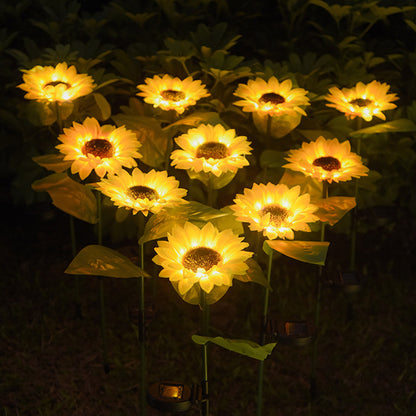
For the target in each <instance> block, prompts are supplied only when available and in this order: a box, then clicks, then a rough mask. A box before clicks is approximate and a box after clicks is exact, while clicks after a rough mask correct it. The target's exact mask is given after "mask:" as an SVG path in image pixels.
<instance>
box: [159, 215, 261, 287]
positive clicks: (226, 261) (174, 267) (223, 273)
mask: <svg viewBox="0 0 416 416" xmlns="http://www.w3.org/2000/svg"><path fill="white" fill-rule="evenodd" d="M242 240H243V237H238V236H236V235H235V234H234V233H233V232H232V231H231V230H228V229H227V230H224V231H221V232H220V231H218V229H217V228H215V227H214V226H213V225H212V224H211V223H207V224H205V225H204V227H203V228H202V229H200V228H199V227H197V226H196V225H193V224H192V223H190V222H186V223H185V224H184V226H183V227H181V226H176V227H174V228H173V230H172V232H171V233H168V241H158V247H156V248H155V250H156V253H157V255H156V256H155V257H154V258H153V261H154V262H155V263H156V264H158V265H160V266H162V268H163V269H162V270H161V272H160V274H159V276H160V277H167V278H169V280H170V281H171V282H178V290H179V293H180V294H181V295H183V294H185V293H186V292H187V291H189V290H190V289H191V288H192V287H193V285H195V284H199V285H200V287H201V289H202V290H204V291H205V292H206V293H210V292H211V291H212V289H213V288H214V286H223V285H224V286H231V285H232V279H233V276H234V275H241V274H244V273H245V272H246V271H247V269H248V266H247V264H246V263H245V262H246V260H247V259H249V258H250V257H251V256H252V255H253V253H250V252H247V251H244V249H245V248H246V247H247V246H248V244H247V243H243V242H242Z"/></svg>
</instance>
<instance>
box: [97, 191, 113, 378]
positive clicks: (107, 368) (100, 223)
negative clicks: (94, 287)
mask: <svg viewBox="0 0 416 416" xmlns="http://www.w3.org/2000/svg"><path fill="white" fill-rule="evenodd" d="M97 215H98V224H97V226H98V230H97V234H98V245H102V244H103V221H102V197H101V192H99V191H97ZM99 282H100V283H99V299H100V300H99V301H100V318H101V336H102V341H103V368H104V372H105V373H106V374H108V373H109V372H110V366H109V363H108V347H107V317H106V310H105V299H104V278H102V277H100V281H99Z"/></svg>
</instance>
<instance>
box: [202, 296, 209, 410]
mask: <svg viewBox="0 0 416 416" xmlns="http://www.w3.org/2000/svg"><path fill="white" fill-rule="evenodd" d="M201 321H202V328H201V330H202V335H203V336H208V334H209V330H208V327H209V307H208V305H207V302H206V295H205V291H204V290H203V289H201ZM202 365H203V380H202V401H201V415H202V416H209V391H208V346H207V343H205V344H203V345H202Z"/></svg>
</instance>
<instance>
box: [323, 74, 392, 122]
mask: <svg viewBox="0 0 416 416" xmlns="http://www.w3.org/2000/svg"><path fill="white" fill-rule="evenodd" d="M389 88H390V86H389V85H388V84H386V83H383V84H382V83H380V82H378V81H375V80H374V81H372V82H370V83H369V84H364V83H362V82H358V83H357V84H356V85H355V87H353V88H343V89H342V90H340V89H339V88H337V87H332V88H330V89H329V94H328V95H327V96H326V97H325V98H326V99H327V101H329V102H330V104H327V106H328V107H333V108H335V109H337V110H338V111H340V112H341V113H344V114H345V115H346V116H347V117H348V118H351V119H354V118H355V117H361V118H363V119H364V120H365V121H371V120H372V119H373V116H374V117H378V118H380V119H381V120H385V119H386V116H385V115H384V114H383V111H385V110H391V109H393V108H396V107H397V106H396V104H393V103H392V101H396V100H398V99H399V97H397V95H396V94H388V90H389Z"/></svg>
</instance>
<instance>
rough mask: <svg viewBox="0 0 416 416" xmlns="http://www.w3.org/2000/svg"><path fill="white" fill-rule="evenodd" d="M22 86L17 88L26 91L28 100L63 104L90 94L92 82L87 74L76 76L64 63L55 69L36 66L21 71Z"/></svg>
mask: <svg viewBox="0 0 416 416" xmlns="http://www.w3.org/2000/svg"><path fill="white" fill-rule="evenodd" d="M23 72H24V75H23V81H24V83H23V84H20V85H18V86H17V87H18V88H20V89H22V90H23V91H26V92H27V93H26V95H25V98H26V99H28V100H38V101H49V102H55V101H57V102H64V101H73V100H75V99H76V98H79V97H82V96H84V95H88V94H90V93H91V92H92V91H93V89H94V87H95V84H94V81H93V79H92V78H91V76H89V75H87V74H78V73H77V70H76V68H75V66H74V65H71V66H70V67H68V65H67V63H66V62H62V63H59V64H58V65H56V67H53V66H40V65H37V66H35V67H34V68H32V69H30V70H23Z"/></svg>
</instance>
